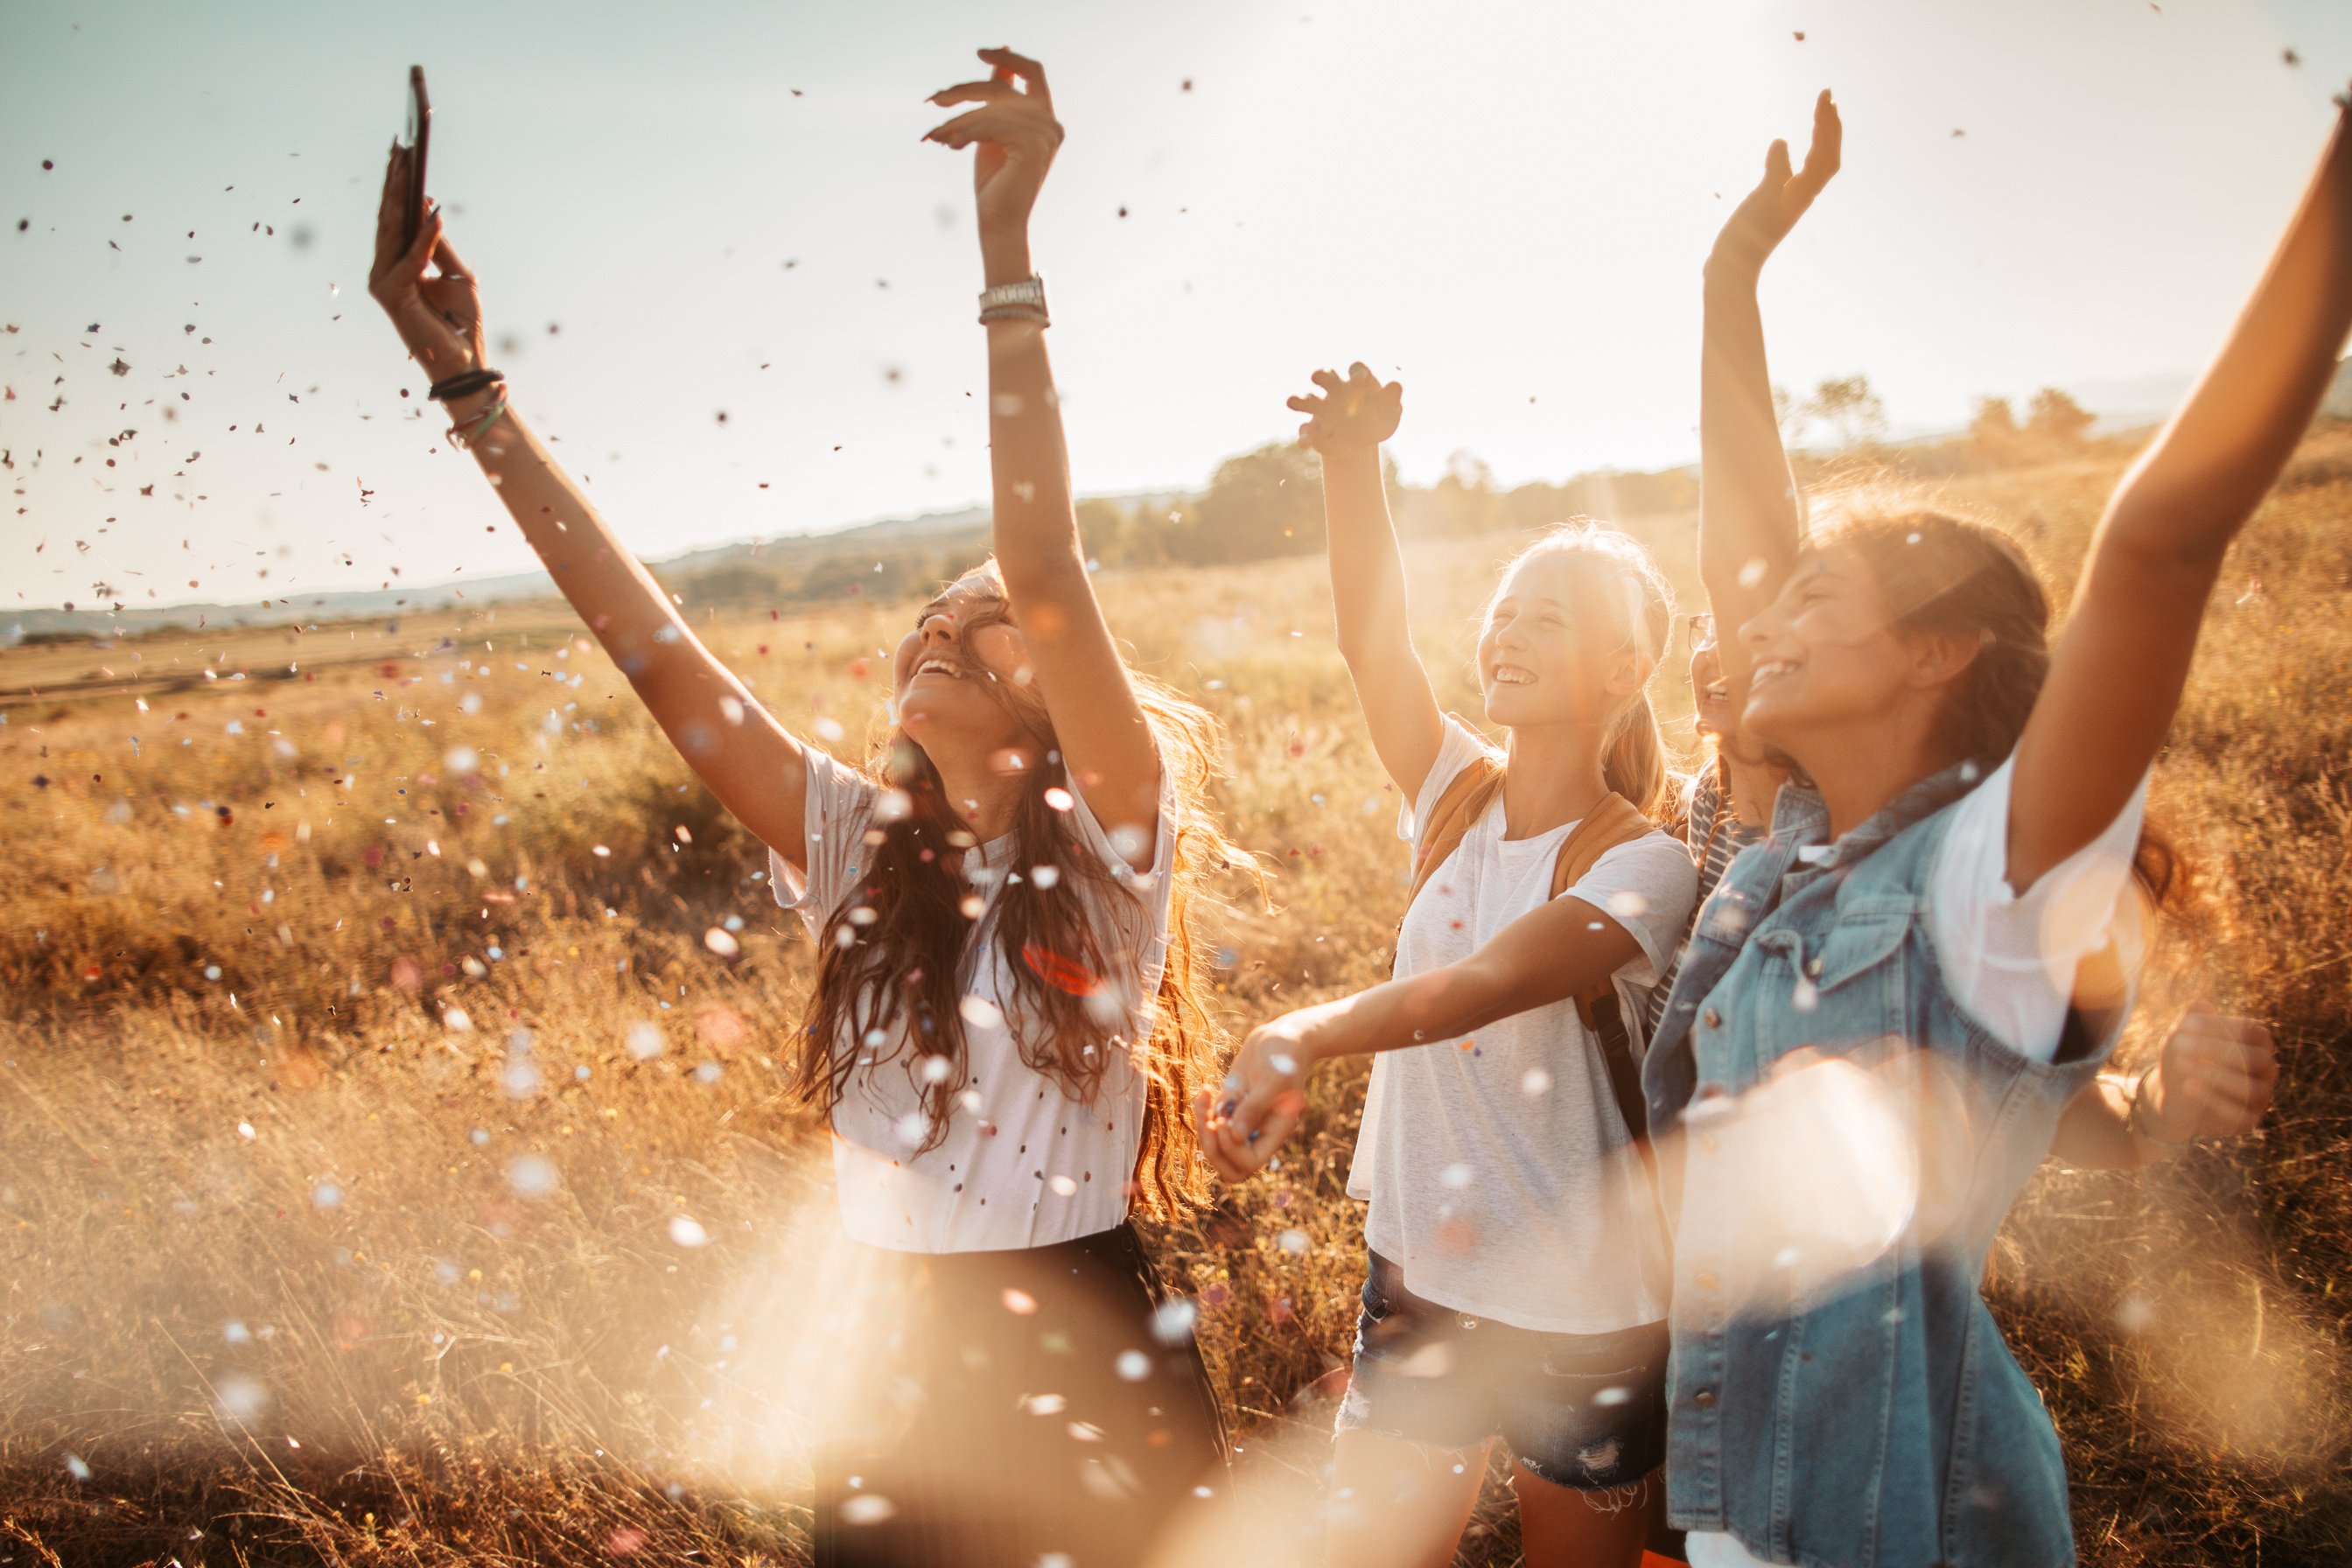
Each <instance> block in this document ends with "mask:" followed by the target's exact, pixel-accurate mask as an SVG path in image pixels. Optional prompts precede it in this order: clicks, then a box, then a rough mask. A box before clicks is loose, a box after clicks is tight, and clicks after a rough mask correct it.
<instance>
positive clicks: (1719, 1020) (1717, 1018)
mask: <svg viewBox="0 0 2352 1568" xmlns="http://www.w3.org/2000/svg"><path fill="white" fill-rule="evenodd" d="M1699 1016H1700V1017H1701V1018H1702V1019H1703V1020H1704V1021H1705V1022H1706V1026H1707V1027H1708V1028H1710V1029H1720V1028H1721V1027H1723V1015H1722V1014H1720V1013H1718V1012H1717V1011H1716V1010H1715V1009H1714V1008H1712V1007H1709V1008H1708V1009H1707V1010H1706V1012H1705V1013H1702V1014H1701V1015H1699Z"/></svg>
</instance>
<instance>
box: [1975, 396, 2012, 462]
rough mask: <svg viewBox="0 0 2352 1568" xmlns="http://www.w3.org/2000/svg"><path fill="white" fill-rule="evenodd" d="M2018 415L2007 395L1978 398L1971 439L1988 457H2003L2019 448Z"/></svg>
mask: <svg viewBox="0 0 2352 1568" xmlns="http://www.w3.org/2000/svg"><path fill="white" fill-rule="evenodd" d="M2021 434H2022V432H2021V431H2020V430H2019V429H2018V427H2017V416H2016V414H2015V413H2013V412H2012V411H2011V408H2010V406H2009V399H2008V398H2006V397H1979V398H1978V399H1977V413H1976V417H1975V418H1973V419H1971V420H1969V440H1970V441H1972V442H1974V443H1975V444H1976V446H1977V447H1979V449H1980V450H1981V451H1983V452H1984V454H1985V455H1986V456H1988V457H2003V456H2006V455H2007V454H2009V453H2011V452H2014V451H2015V450H2017V445H2018V437H2020V435H2021Z"/></svg>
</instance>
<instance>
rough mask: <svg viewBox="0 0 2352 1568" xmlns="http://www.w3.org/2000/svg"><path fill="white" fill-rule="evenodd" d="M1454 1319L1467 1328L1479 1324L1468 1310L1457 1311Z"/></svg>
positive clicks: (1473, 1327)
mask: <svg viewBox="0 0 2352 1568" xmlns="http://www.w3.org/2000/svg"><path fill="white" fill-rule="evenodd" d="M1454 1319H1455V1321H1458V1322H1460V1323H1461V1325H1462V1326H1463V1327H1464V1328H1465V1329H1475V1328H1476V1327H1477V1326H1478V1320H1477V1319H1475V1318H1474V1317H1472V1316H1471V1315H1470V1314H1469V1313H1467V1312H1456V1313H1455V1314H1454Z"/></svg>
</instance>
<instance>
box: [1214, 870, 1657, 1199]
mask: <svg viewBox="0 0 2352 1568" xmlns="http://www.w3.org/2000/svg"><path fill="white" fill-rule="evenodd" d="M1641 951H1642V950H1641V946H1640V944H1639V943H1638V942H1635V941H1634V940H1633V933H1632V932H1631V931H1627V930H1626V929H1625V928H1624V927H1623V926H1622V925H1621V924H1619V923H1618V921H1617V920H1616V918H1615V917H1614V916H1612V915H1608V914H1604V913H1602V912H1601V910H1597V909H1595V908H1594V907H1593V906H1592V905H1591V904H1588V903H1586V902H1585V901H1584V900H1581V899H1575V898H1558V899H1554V900H1551V901H1550V902H1549V903H1548V904H1546V905H1544V906H1543V908H1541V909H1539V910H1530V911H1529V912H1528V913H1527V914H1524V915H1521V916H1520V917H1519V918H1518V919H1517V920H1515V921H1512V922H1511V923H1510V924H1508V925H1507V926H1505V927H1504V928H1503V929H1502V930H1501V931H1496V933H1495V935H1494V938H1493V940H1491V941H1489V942H1486V944H1485V945H1484V946H1482V947H1480V948H1479V949H1478V950H1477V951H1476V952H1473V953H1472V954H1471V955H1470V956H1469V957H1467V958H1465V959H1464V960H1462V961H1461V962H1460V963H1449V964H1447V965H1445V966H1444V968H1441V969H1432V970H1427V971H1424V972H1423V973H1419V974H1414V975H1410V976H1406V977H1402V978H1400V979H1395V980H1391V981H1387V982H1385V983H1383V984H1379V985H1375V986H1372V987H1370V989H1369V990H1364V991H1359V992H1357V993H1356V994H1354V995H1352V996H1343V997H1340V998H1339V1000H1338V1001H1335V1002H1324V1003H1319V1004H1318V1005H1315V1006H1312V1007H1302V1008H1299V1009H1298V1010H1297V1012H1293V1013H1286V1014H1284V1015H1283V1016H1281V1017H1279V1018H1276V1019H1273V1020H1272V1021H1270V1022H1268V1023H1265V1024H1261V1025H1259V1026H1257V1027H1256V1028H1255V1029H1252V1030H1251V1031H1250V1032H1249V1037H1247V1038H1246V1039H1244V1040H1243V1042H1242V1046H1241V1049H1240V1050H1238V1051H1236V1052H1235V1053H1234V1062H1233V1068H1232V1072H1231V1076H1230V1077H1229V1078H1228V1079H1227V1080H1226V1085H1227V1087H1226V1088H1225V1089H1224V1090H1223V1100H1222V1102H1221V1103H1219V1104H1216V1105H1211V1104H1210V1103H1209V1101H1208V1099H1207V1097H1206V1096H1205V1095H1204V1096H1203V1097H1202V1100H1201V1102H1200V1103H1199V1105H1198V1106H1197V1107H1196V1109H1197V1110H1199V1111H1200V1112H1201V1115H1200V1119H1199V1120H1200V1124H1201V1127H1202V1134H1201V1152H1202V1154H1204V1155H1206V1156H1207V1157H1208V1160H1209V1163H1211V1164H1212V1165H1214V1166H1215V1167H1216V1168H1217V1172H1218V1173H1219V1174H1220V1175H1223V1177H1224V1178H1225V1179H1226V1180H1227V1181H1239V1180H1240V1179H1242V1178H1243V1177H1244V1176H1246V1175H1248V1174H1250V1173H1252V1172H1254V1171H1255V1170H1257V1169H1258V1168H1259V1167H1260V1166H1262V1165H1264V1164H1265V1161H1266V1160H1267V1159H1268V1158H1269V1157H1270V1156H1271V1155H1272V1154H1273V1153H1274V1151H1275V1149H1276V1146H1277V1145H1278V1144H1280V1143H1281V1142H1282V1141H1283V1139H1285V1138H1286V1137H1288V1136H1289V1135H1290V1131H1291V1129H1293V1128H1294V1127H1296V1126H1297V1124H1298V1118H1299V1115H1300V1113H1301V1112H1302V1111H1303V1110H1305V1109H1306V1106H1307V1094H1306V1090H1307V1078H1308V1076H1309V1075H1311V1074H1312V1073H1313V1072H1314V1070H1315V1068H1317V1067H1318V1066H1319V1065H1321V1064H1322V1063H1324V1062H1327V1061H1329V1060H1331V1059H1332V1058H1335V1057H1346V1056H1365V1055H1371V1054H1377V1053H1378V1052H1381V1051H1394V1050H1403V1049H1405V1048H1407V1047H1412V1046H1419V1045H1426V1044H1430V1043H1432V1042H1435V1041H1442V1040H1452V1039H1458V1038H1460V1037H1462V1036H1464V1035H1467V1034H1470V1033H1471V1032H1473V1031H1474V1030H1477V1029H1482V1028H1484V1027H1486V1026H1487V1025H1488V1024H1491V1023H1493V1022H1494V1021H1495V1020H1496V1019H1497V1018H1507V1017H1510V1016H1512V1015H1514V1014H1517V1013H1525V1012H1527V1011H1528V1010H1529V1009H1531V1008H1535V1007H1541V1006H1545V1005H1549V1004H1550V1003H1553V1002H1562V1001H1566V1000H1567V999H1568V998H1569V997H1570V996H1575V995H1578V994H1581V993H1582V992H1585V991H1587V990H1590V989H1591V987H1592V986H1593V985H1595V984H1599V983H1600V982H1601V981H1602V980H1605V979H1607V978H1608V977H1609V976H1610V975H1612V974H1614V973H1617V971H1618V970H1619V969H1621V968H1622V967H1623V966H1624V965H1625V964H1627V963H1631V962H1633V959H1635V958H1636V957H1638V956H1640V954H1641Z"/></svg>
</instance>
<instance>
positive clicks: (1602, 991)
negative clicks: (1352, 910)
mask: <svg viewBox="0 0 2352 1568" xmlns="http://www.w3.org/2000/svg"><path fill="white" fill-rule="evenodd" d="M1502 792H1503V757H1502V755H1501V753H1499V752H1480V753H1479V754H1478V757H1477V758H1476V760H1475V761H1474V762H1472V763H1470V765H1469V766H1467V767H1465V768H1464V769H1463V770H1462V771H1461V772H1460V773H1456V774H1455V775H1454V780H1453V782H1452V783H1450V784H1447V785H1446V786H1445V789H1444V792H1443V793H1442V794H1440V795H1438V797H1437V802H1436V804H1435V805H1432V806H1431V807H1430V810H1429V821H1428V822H1427V823H1426V824H1425V825H1423V827H1422V830H1421V844H1420V847H1419V848H1418V849H1417V850H1416V851H1415V852H1414V854H1413V861H1412V889H1411V891H1409V892H1407V893H1406V894H1405V899H1404V902H1405V908H1406V909H1408V910H1410V909H1411V908H1412V901H1413V900H1415V899H1417V898H1419V897H1420V896H1421V889H1422V888H1423V886H1424V885H1425V884H1426V883H1427V882H1428V881H1429V879H1430V878H1431V877H1432V876H1433V875H1434V874H1435V873H1436V871H1437V868H1439V867H1440V866H1443V865H1444V864H1445V862H1446V861H1447V859H1449V858H1451V857H1452V856H1453V854H1454V850H1456V849H1458V848H1460V847H1462V840H1463V839H1464V838H1465V837H1468V836H1469V833H1470V830H1471V829H1472V828H1473V827H1475V826H1477V825H1478V820H1479V818H1481V817H1483V816H1486V811H1487V808H1488V807H1489V806H1491V805H1494V804H1495V800H1496V796H1498V795H1501V794H1502ZM1652 826H1653V824H1652V823H1651V821H1650V819H1649V818H1648V817H1646V816H1643V815H1642V813H1641V810H1640V809H1639V808H1638V807H1636V806H1635V805H1633V802H1632V801H1629V800H1627V799H1626V798H1625V797H1624V796H1623V795H1617V794H1615V793H1613V792H1612V793H1611V794H1610V795H1605V796H1603V797H1602V799H1601V804H1600V805H1596V806H1594V807H1593V808H1592V809H1591V811H1589V812H1586V813H1585V814H1584V819H1583V820H1582V821H1581V822H1579V823H1578V824H1577V825H1576V828H1575V831H1573V832H1571V833H1570V835H1569V836H1568V837H1567V838H1566V839H1565V840H1564V841H1563V842H1562V843H1561V845H1560V847H1559V858H1558V859H1557V860H1554V861H1553V862H1552V868H1551V896H1552V897H1553V898H1555V899H1556V898H1558V897H1559V896H1560V895H1561V894H1562V893H1564V892H1566V891H1568V890H1569V889H1570V888H1572V887H1574V886H1576V884H1577V883H1578V882H1580V881H1582V880H1583V879H1584V877H1585V875H1586V873H1588V872H1590V871H1591V869H1592V868H1593V867H1594V866H1596V865H1598V864H1599V863H1600V861H1601V857H1602V856H1603V855H1606V854H1608V853H1609V851H1611V850H1612V849H1615V848H1617V847H1620V846H1622V845H1626V844H1631V843H1632V842H1633V840H1635V839H1636V838H1639V837H1642V835H1643V834H1645V833H1647V832H1649V831H1650V829H1651V827H1652ZM1397 929H1398V931H1399V932H1400V933H1402V931H1403V929H1404V918H1403V917H1402V915H1400V916H1399V917H1398V918H1397ZM1576 1016H1577V1017H1578V1019H1579V1020H1580V1021H1581V1022H1582V1023H1583V1025H1584V1026H1585V1027H1586V1028H1588V1029H1590V1030H1591V1031H1592V1034H1593V1037H1594V1038H1595V1039H1597V1040H1599V1041H1600V1043H1601V1063H1602V1065H1603V1066H1604V1067H1606V1068H1608V1070H1609V1088H1610V1091H1611V1094H1612V1097H1613V1098H1614V1099H1615V1100H1616V1101H1617V1113H1618V1114H1619V1115H1620V1116H1622V1117H1623V1118H1624V1119H1625V1126H1626V1129H1627V1131H1631V1132H1632V1133H1633V1144H1634V1147H1635V1148H1637V1149H1638V1150H1640V1151H1641V1154H1642V1162H1643V1164H1644V1165H1646V1166H1648V1168H1649V1171H1650V1175H1651V1184H1652V1187H1653V1189H1655V1186H1656V1178H1657V1173H1658V1170H1657V1161H1656V1157H1655V1156H1654V1154H1653V1153H1652V1152H1651V1151H1650V1139H1649V1127H1650V1118H1649V1105H1648V1101H1647V1100H1645V1099H1644V1098H1643V1094H1642V1064H1641V1063H1640V1062H1639V1061H1637V1060H1636V1059H1635V1058H1634V1056H1633V1032H1632V1030H1631V1029H1630V1028H1628V1027H1627V1026H1626V1023H1625V1010H1624V1006H1623V1005H1622V1003H1620V1002H1619V1001H1618V999H1617V983H1616V981H1615V980H1614V979H1613V978H1612V977H1611V976H1609V975H1603V976H1601V980H1600V982H1599V983H1598V984H1595V985H1593V986H1592V987H1591V989H1589V990H1587V991H1585V992H1583V993H1582V994H1580V995H1579V996H1578V997H1577V998H1576Z"/></svg>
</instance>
